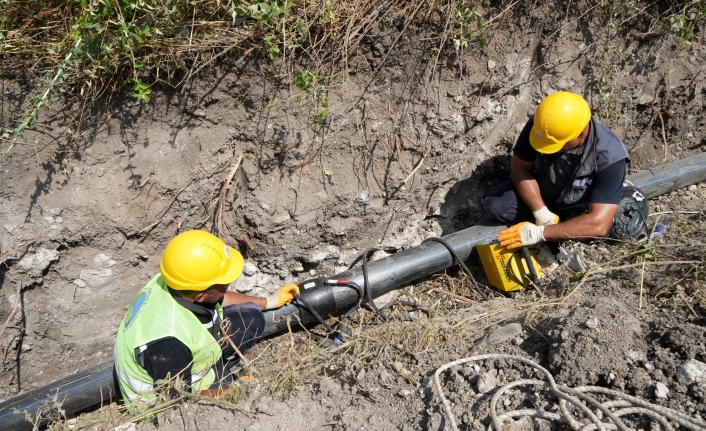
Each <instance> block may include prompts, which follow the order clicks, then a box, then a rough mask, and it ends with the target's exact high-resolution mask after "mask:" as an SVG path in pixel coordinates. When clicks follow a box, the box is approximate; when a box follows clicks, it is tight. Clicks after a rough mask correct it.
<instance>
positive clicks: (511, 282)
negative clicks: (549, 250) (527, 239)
mask: <svg viewBox="0 0 706 431" xmlns="http://www.w3.org/2000/svg"><path fill="white" fill-rule="evenodd" d="M476 249H477V250H478V254H479V255H480V261H481V262H482V263H483V269H484V270H485V275H486V276H487V277H488V281H489V282H490V284H491V285H492V286H494V287H496V288H498V289H500V290H502V291H503V292H515V291H518V290H522V288H524V287H525V286H528V285H529V284H530V281H533V282H535V280H533V276H535V274H536V277H537V280H539V279H540V278H542V267H541V265H540V264H539V262H537V256H536V253H535V251H534V250H527V249H525V250H522V249H518V250H517V251H510V250H508V249H507V248H505V247H502V246H500V244H488V245H476ZM528 260H529V262H528ZM529 265H532V266H533V269H534V271H531V270H530V267H529ZM533 272H534V274H532V273H533Z"/></svg>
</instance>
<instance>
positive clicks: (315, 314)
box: [292, 290, 334, 334]
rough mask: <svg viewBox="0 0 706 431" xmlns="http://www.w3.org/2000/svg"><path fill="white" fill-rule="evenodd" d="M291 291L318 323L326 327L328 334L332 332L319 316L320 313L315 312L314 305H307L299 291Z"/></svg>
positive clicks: (329, 326)
mask: <svg viewBox="0 0 706 431" xmlns="http://www.w3.org/2000/svg"><path fill="white" fill-rule="evenodd" d="M292 292H294V296H295V297H296V298H297V301H298V302H299V303H300V304H301V305H303V306H304V307H306V308H307V309H308V310H309V313H311V314H312V315H313V316H314V317H315V318H316V320H318V321H319V323H321V324H322V325H323V326H324V328H326V331H328V333H329V334H331V333H333V332H334V330H333V328H332V327H331V325H329V324H328V323H326V321H325V320H324V319H323V317H321V315H320V314H319V313H317V312H316V309H314V307H312V306H311V305H309V303H308V302H306V301H305V300H304V299H303V298H302V297H301V296H299V293H297V291H296V290H292Z"/></svg>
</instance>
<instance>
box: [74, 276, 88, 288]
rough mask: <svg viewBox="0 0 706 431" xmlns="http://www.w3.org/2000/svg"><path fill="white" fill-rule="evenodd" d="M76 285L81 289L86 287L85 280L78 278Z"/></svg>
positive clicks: (75, 281)
mask: <svg viewBox="0 0 706 431" xmlns="http://www.w3.org/2000/svg"><path fill="white" fill-rule="evenodd" d="M74 284H75V285H76V286H78V287H80V288H84V287H86V283H85V282H84V281H83V280H81V279H80V278H77V279H76V280H74Z"/></svg>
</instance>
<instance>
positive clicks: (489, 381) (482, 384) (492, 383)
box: [476, 370, 498, 394]
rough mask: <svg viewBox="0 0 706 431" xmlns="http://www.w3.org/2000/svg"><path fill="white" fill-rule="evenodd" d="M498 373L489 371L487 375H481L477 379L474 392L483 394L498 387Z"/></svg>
mask: <svg viewBox="0 0 706 431" xmlns="http://www.w3.org/2000/svg"><path fill="white" fill-rule="evenodd" d="M497 376H498V371H497V370H490V371H489V372H487V373H483V374H481V375H480V377H479V378H478V382H476V392H478V393H481V394H482V393H485V392H488V391H489V390H491V389H495V388H496V387H497V386H498V378H497Z"/></svg>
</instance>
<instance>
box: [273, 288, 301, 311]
mask: <svg viewBox="0 0 706 431" xmlns="http://www.w3.org/2000/svg"><path fill="white" fill-rule="evenodd" d="M295 291H296V292H297V294H298V293H299V286H297V285H296V284H288V285H286V286H283V287H280V288H279V290H278V291H277V292H275V293H273V294H272V295H270V296H268V297H267V308H265V310H271V309H273V308H279V307H281V306H283V305H287V304H289V303H290V302H292V300H294V298H295V296H294V292H295Z"/></svg>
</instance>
